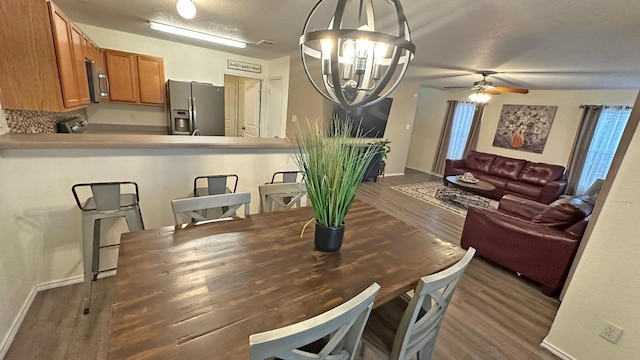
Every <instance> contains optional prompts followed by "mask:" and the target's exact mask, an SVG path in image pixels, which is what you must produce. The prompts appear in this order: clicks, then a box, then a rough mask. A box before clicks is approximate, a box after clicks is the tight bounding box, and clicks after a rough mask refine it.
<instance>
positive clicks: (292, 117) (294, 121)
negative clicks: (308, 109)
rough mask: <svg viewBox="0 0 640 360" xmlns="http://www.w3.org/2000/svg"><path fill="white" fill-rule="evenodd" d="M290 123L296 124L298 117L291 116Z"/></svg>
mask: <svg viewBox="0 0 640 360" xmlns="http://www.w3.org/2000/svg"><path fill="white" fill-rule="evenodd" d="M291 122H293V123H297V122H298V117H297V116H295V115H291Z"/></svg>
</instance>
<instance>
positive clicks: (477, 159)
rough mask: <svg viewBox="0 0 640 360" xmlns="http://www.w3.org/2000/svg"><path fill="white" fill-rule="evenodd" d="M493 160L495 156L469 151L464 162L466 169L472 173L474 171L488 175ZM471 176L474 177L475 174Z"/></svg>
mask: <svg viewBox="0 0 640 360" xmlns="http://www.w3.org/2000/svg"><path fill="white" fill-rule="evenodd" d="M495 158H496V156H495V155H493V154H486V153H481V152H477V151H473V150H471V151H469V154H468V155H467V158H466V159H465V160H466V162H467V167H468V168H469V169H471V170H472V172H473V171H474V170H475V171H480V172H483V173H488V172H489V168H491V164H493V159H495ZM473 175H476V173H475V172H474V173H473Z"/></svg>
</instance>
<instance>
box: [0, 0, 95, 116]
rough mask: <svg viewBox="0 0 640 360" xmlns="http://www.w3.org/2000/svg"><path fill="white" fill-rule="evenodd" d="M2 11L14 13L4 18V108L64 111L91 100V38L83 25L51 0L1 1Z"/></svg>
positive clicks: (0, 64)
mask: <svg viewBox="0 0 640 360" xmlns="http://www.w3.org/2000/svg"><path fill="white" fill-rule="evenodd" d="M0 12H1V13H3V14H12V15H11V16H5V17H3V21H2V22H0V44H2V48H3V51H1V52H0V74H3V76H0V102H1V103H2V107H3V108H5V109H21V110H37V111H50V112H63V111H70V110H75V109H78V108H81V107H84V106H86V105H87V104H89V87H88V81H87V74H86V67H85V64H84V60H85V57H86V56H87V54H88V52H87V51H86V48H85V45H84V44H86V43H87V41H89V40H90V39H88V37H87V36H86V35H85V34H84V33H83V32H82V31H81V30H80V28H78V27H77V26H76V25H74V24H73V22H72V21H71V20H70V19H69V17H67V16H66V15H65V14H64V13H63V12H62V11H61V10H60V9H59V8H58V7H57V6H56V5H55V4H54V3H52V2H49V1H43V0H20V1H1V2H0ZM94 45H95V44H94ZM96 48H97V47H96Z"/></svg>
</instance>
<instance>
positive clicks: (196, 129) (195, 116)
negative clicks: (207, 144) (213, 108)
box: [192, 98, 198, 135]
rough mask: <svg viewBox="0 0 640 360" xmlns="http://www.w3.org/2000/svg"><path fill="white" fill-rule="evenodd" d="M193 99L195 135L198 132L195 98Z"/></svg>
mask: <svg viewBox="0 0 640 360" xmlns="http://www.w3.org/2000/svg"><path fill="white" fill-rule="evenodd" d="M192 99H193V133H192V135H195V134H196V132H198V121H197V111H196V98H192Z"/></svg>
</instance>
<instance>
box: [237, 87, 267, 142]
mask: <svg viewBox="0 0 640 360" xmlns="http://www.w3.org/2000/svg"><path fill="white" fill-rule="evenodd" d="M244 84H245V86H244V126H243V129H242V130H243V131H244V136H248V137H260V94H261V92H262V81H260V80H253V79H246V80H245V82H244Z"/></svg>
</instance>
